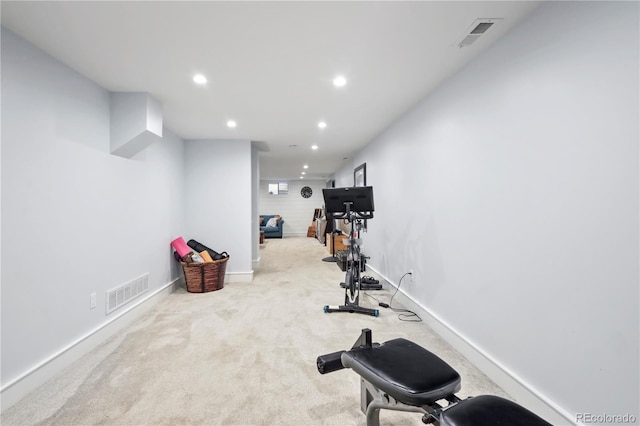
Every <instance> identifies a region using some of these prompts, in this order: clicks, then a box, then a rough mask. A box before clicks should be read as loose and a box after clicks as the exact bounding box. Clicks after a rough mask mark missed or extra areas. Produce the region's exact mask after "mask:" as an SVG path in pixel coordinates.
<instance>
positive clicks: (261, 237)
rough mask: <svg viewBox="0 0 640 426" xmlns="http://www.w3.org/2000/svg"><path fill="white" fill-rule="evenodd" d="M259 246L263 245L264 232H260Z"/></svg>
mask: <svg viewBox="0 0 640 426" xmlns="http://www.w3.org/2000/svg"><path fill="white" fill-rule="evenodd" d="M260 244H264V231H260Z"/></svg>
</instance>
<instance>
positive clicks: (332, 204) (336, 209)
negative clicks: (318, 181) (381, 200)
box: [322, 186, 373, 216]
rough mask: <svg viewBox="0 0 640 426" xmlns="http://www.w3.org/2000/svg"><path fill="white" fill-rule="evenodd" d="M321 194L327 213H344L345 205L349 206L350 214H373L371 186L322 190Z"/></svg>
mask: <svg viewBox="0 0 640 426" xmlns="http://www.w3.org/2000/svg"><path fill="white" fill-rule="evenodd" d="M322 194H323V195H324V204H325V208H326V209H327V213H345V212H346V211H347V207H346V205H347V204H350V207H349V209H350V210H351V211H352V212H358V213H372V212H373V187H371V186H357V187H356V186H353V187H346V188H324V189H323V190H322ZM334 216H335V215H334Z"/></svg>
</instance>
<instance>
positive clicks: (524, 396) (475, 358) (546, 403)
mask: <svg viewBox="0 0 640 426" xmlns="http://www.w3.org/2000/svg"><path fill="white" fill-rule="evenodd" d="M367 268H369V269H371V270H372V271H373V272H375V273H376V274H377V275H378V276H379V277H380V278H382V280H384V281H386V283H383V284H386V285H387V286H389V287H393V291H394V292H395V289H396V288H397V284H396V283H394V282H393V281H392V280H390V279H389V278H387V277H385V276H384V275H383V274H381V273H380V272H378V271H377V270H376V269H375V268H373V267H371V266H370V265H369V264H367ZM395 299H396V300H398V301H399V302H400V303H401V304H402V305H404V306H405V307H406V308H407V309H409V310H411V311H414V312H416V313H417V314H418V315H419V316H420V318H422V320H423V321H424V322H425V323H426V324H427V325H428V326H429V327H431V328H432V329H433V330H434V331H435V332H436V333H437V334H438V335H440V337H442V338H443V339H444V340H446V341H447V342H448V343H449V344H450V345H451V346H453V347H454V348H455V349H456V350H457V351H458V352H460V353H461V354H462V355H463V356H464V357H465V358H467V359H468V360H469V361H470V362H471V363H472V364H473V365H475V366H476V367H478V369H480V371H482V372H483V373H484V374H486V375H487V377H489V378H490V379H491V380H493V381H494V382H495V383H496V384H497V385H498V386H500V387H501V388H502V389H504V391H505V392H507V393H508V394H509V395H511V397H513V399H514V400H516V401H517V402H518V403H519V404H521V405H523V406H525V407H527V408H528V409H530V410H531V411H533V412H535V413H536V414H538V415H539V416H541V417H543V418H544V419H545V420H547V421H548V422H550V423H551V424H553V425H577V423H576V419H575V416H571V414H569V413H568V412H567V411H565V410H564V409H562V408H561V407H560V406H558V405H557V404H555V403H554V402H553V401H551V400H550V399H549V398H547V397H546V396H545V395H543V394H542V393H541V392H540V391H538V390H537V389H535V388H534V387H533V386H531V385H529V384H528V383H526V382H525V381H524V380H523V379H522V378H521V377H519V376H518V375H517V374H515V373H514V372H513V371H511V370H509V369H508V368H507V367H505V366H503V365H501V364H500V363H499V362H498V361H497V360H496V359H495V358H493V357H492V356H491V355H489V354H487V353H486V352H485V351H483V350H482V349H480V348H479V347H478V346H477V345H476V344H474V342H473V341H471V340H470V339H468V338H467V337H465V336H464V335H463V334H461V333H460V332H458V331H457V330H455V329H454V328H453V327H451V326H450V325H449V324H448V323H447V322H446V321H444V320H443V319H441V318H440V317H438V316H437V315H435V314H434V313H432V312H431V311H429V310H428V309H427V308H425V307H424V306H422V305H420V304H419V303H417V302H416V301H415V300H413V299H412V298H411V297H409V296H407V295H406V294H405V293H404V291H403V290H402V289H399V290H398V292H397V294H396V296H395Z"/></svg>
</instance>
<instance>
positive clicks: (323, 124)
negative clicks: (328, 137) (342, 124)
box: [318, 121, 327, 129]
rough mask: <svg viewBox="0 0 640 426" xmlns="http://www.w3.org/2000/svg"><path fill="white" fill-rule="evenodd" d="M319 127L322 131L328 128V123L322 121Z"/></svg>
mask: <svg viewBox="0 0 640 426" xmlns="http://www.w3.org/2000/svg"><path fill="white" fill-rule="evenodd" d="M318 127H319V128H321V129H324V128H326V127H327V123H325V122H324V121H321V122H319V123H318Z"/></svg>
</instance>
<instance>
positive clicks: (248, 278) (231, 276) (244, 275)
mask: <svg viewBox="0 0 640 426" xmlns="http://www.w3.org/2000/svg"><path fill="white" fill-rule="evenodd" d="M252 281H253V270H251V271H249V272H227V273H226V274H225V275H224V282H225V283H250V282H252Z"/></svg>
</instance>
